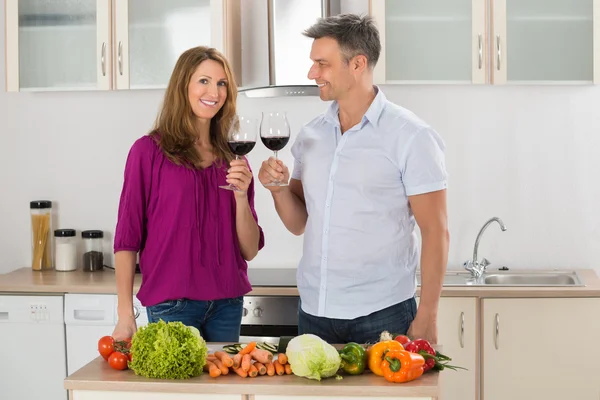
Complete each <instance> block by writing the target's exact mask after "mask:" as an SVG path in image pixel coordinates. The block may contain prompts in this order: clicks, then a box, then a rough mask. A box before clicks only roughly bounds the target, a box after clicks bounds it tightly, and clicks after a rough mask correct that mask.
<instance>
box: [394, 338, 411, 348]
mask: <svg viewBox="0 0 600 400" xmlns="http://www.w3.org/2000/svg"><path fill="white" fill-rule="evenodd" d="M394 340H395V341H396V342H400V344H401V345H402V346H404V345H405V344H406V343H408V342H410V338H409V337H408V336H405V335H398V336H396V337H395V338H394Z"/></svg>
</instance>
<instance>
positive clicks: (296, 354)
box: [285, 334, 342, 381]
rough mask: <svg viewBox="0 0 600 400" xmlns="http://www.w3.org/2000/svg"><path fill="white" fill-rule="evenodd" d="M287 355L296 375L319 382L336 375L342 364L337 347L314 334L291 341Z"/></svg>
mask: <svg viewBox="0 0 600 400" xmlns="http://www.w3.org/2000/svg"><path fill="white" fill-rule="evenodd" d="M285 355H286V356H287V358H288V362H289V364H290V366H291V367H292V372H293V373H294V375H297V376H303V377H305V378H308V379H316V380H318V381H320V380H321V378H329V377H330V376H333V375H335V374H336V373H337V371H338V370H339V368H340V364H341V362H342V359H341V357H340V354H339V353H338V351H337V350H336V349H335V347H333V346H332V345H330V344H329V343H327V342H326V341H324V340H323V339H321V338H320V337H318V336H316V335H312V334H304V335H300V336H296V337H295V338H293V339H292V340H290V342H289V343H288V346H287V350H286V352H285Z"/></svg>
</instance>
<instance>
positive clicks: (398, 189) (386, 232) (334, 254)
mask: <svg viewBox="0 0 600 400" xmlns="http://www.w3.org/2000/svg"><path fill="white" fill-rule="evenodd" d="M304 35H305V36H307V37H310V38H312V39H313V44H312V49H311V53H310V58H311V60H312V61H313V65H312V67H311V68H310V71H309V73H308V78H309V79H313V80H315V82H316V83H317V85H318V86H319V87H320V97H321V99H322V100H325V101H330V100H333V102H332V104H331V106H330V107H329V109H328V110H327V111H326V112H325V113H324V114H323V115H320V116H318V117H317V118H315V119H313V120H312V121H310V122H309V123H308V124H306V125H305V126H304V127H303V128H302V130H301V131H300V133H299V134H298V137H297V139H296V141H295V143H294V145H293V146H292V149H291V151H292V154H293V156H294V159H295V163H294V170H293V174H292V176H291V180H290V181H289V186H283V187H277V186H266V187H267V189H268V190H270V191H271V192H272V196H273V199H274V203H275V208H276V210H277V213H278V214H279V217H280V218H281V220H282V222H283V223H284V224H285V226H286V228H287V229H288V230H289V231H290V232H292V233H294V234H296V235H301V234H302V233H304V251H303V256H302V258H301V261H300V264H299V266H298V289H299V292H300V299H301V307H300V311H299V321H298V325H299V333H300V334H303V333H313V334H315V335H318V336H319V337H321V338H322V339H324V340H325V341H327V342H329V343H346V342H350V341H355V342H359V343H367V342H374V341H376V340H377V339H378V338H379V335H380V334H381V332H382V331H384V330H387V331H389V332H393V333H402V334H406V333H408V335H409V336H410V337H420V338H424V339H427V340H430V341H431V342H433V343H437V325H436V321H437V310H438V303H439V297H440V293H441V290H442V282H443V275H444V272H445V269H446V262H447V255H448V242H449V235H448V229H447V217H446V171H445V165H444V164H445V163H444V154H443V149H444V143H443V141H442V139H441V138H440V136H439V135H438V134H437V133H436V132H435V131H434V130H433V129H432V128H431V127H430V126H429V125H427V124H426V123H424V122H423V121H421V120H420V119H419V118H417V117H416V116H415V115H414V114H413V113H411V112H410V111H408V110H406V109H404V108H401V107H399V106H397V105H395V104H393V103H391V102H389V101H388V100H386V98H385V96H384V94H383V92H382V91H381V90H380V89H379V88H378V87H376V86H374V85H373V68H374V67H375V64H376V63H377V60H378V58H379V54H380V52H381V44H380V41H379V33H378V30H377V28H376V26H375V24H374V22H373V20H372V19H371V18H370V17H359V16H356V15H338V16H333V17H329V18H325V19H321V20H319V21H318V22H317V23H316V24H315V25H313V26H312V27H310V28H309V29H307V30H306V31H305V32H304ZM258 177H259V180H260V182H261V183H262V184H263V185H265V184H267V183H269V182H271V181H273V180H275V179H279V180H280V181H283V182H288V179H289V178H290V173H289V170H288V168H287V167H286V166H285V165H284V164H283V163H282V162H281V160H275V159H273V158H270V159H269V160H268V161H265V162H263V163H262V166H261V169H260V171H259V175H258ZM415 223H416V224H418V225H419V228H420V231H421V237H422V247H421V249H420V250H421V258H420V264H421V271H422V272H421V278H422V279H421V280H422V286H421V295H420V303H419V307H418V310H417V307H416V301H415V290H416V282H415V281H416V279H415V278H416V269H417V264H418V263H419V248H418V244H417V236H416V233H415Z"/></svg>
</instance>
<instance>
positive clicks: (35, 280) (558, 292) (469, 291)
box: [0, 268, 600, 297]
mask: <svg viewBox="0 0 600 400" xmlns="http://www.w3.org/2000/svg"><path fill="white" fill-rule="evenodd" d="M561 271H562V270H561ZM576 271H577V272H578V273H579V276H580V277H581V278H582V280H583V282H584V284H585V285H586V286H583V287H551V286H547V287H531V286H530V287H516V286H515V287H492V286H485V287H483V286H444V288H443V290H442V297H600V278H599V277H598V275H597V274H596V272H595V271H594V270H591V269H583V270H576ZM490 272H494V271H490ZM511 272H517V273H519V272H526V271H525V270H512V271H511ZM530 272H539V271H530ZM141 280H142V277H141V275H140V274H136V276H135V280H134V288H133V289H134V293H137V291H138V290H139V287H140V284H141ZM2 292H5V293H7V292H8V293H39V294H42V293H43V294H48V293H96V294H103V293H107V294H116V292H117V289H116V284H115V273H114V271H113V270H111V269H104V270H101V271H96V272H83V271H81V270H77V271H71V272H59V271H33V270H32V269H31V268H20V269H17V270H15V271H12V272H9V273H8V274H4V275H0V293H2ZM419 293H420V289H417V295H418V294H419ZM248 295H253V296H298V289H297V288H295V287H254V288H253V289H252V291H251V292H250V293H249V294H248Z"/></svg>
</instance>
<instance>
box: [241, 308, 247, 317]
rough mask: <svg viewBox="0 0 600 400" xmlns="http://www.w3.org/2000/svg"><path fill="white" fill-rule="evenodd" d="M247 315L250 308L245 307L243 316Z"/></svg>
mask: <svg viewBox="0 0 600 400" xmlns="http://www.w3.org/2000/svg"><path fill="white" fill-rule="evenodd" d="M246 315H248V309H247V308H246V307H244V311H242V316H243V317H245V316H246Z"/></svg>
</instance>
